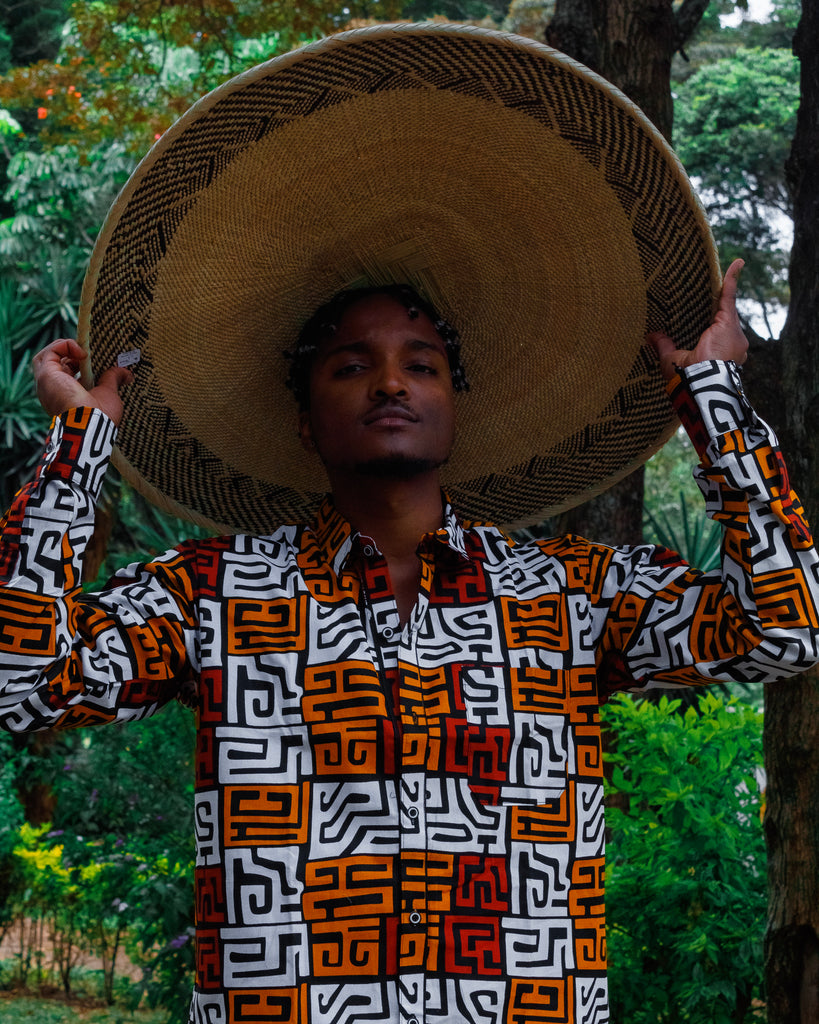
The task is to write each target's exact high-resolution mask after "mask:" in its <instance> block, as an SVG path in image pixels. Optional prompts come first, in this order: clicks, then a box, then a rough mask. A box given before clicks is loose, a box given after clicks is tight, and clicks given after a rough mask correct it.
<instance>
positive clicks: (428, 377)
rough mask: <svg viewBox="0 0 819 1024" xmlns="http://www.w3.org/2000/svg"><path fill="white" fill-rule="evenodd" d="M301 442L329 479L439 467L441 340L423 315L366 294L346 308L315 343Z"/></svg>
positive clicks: (442, 441) (444, 421) (443, 415)
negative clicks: (311, 449) (331, 331)
mask: <svg viewBox="0 0 819 1024" xmlns="http://www.w3.org/2000/svg"><path fill="white" fill-rule="evenodd" d="M299 433H300V435H301V438H302V442H303V443H304V444H305V445H306V446H308V447H315V449H316V450H317V452H318V454H319V456H320V458H321V460H322V462H323V463H324V465H325V468H326V469H327V473H328V476H329V477H330V482H331V484H334V482H335V481H336V480H338V479H339V474H341V475H342V476H345V475H349V474H358V475H362V474H363V475H370V476H382V477H384V478H403V479H409V478H411V477H413V476H415V475H416V474H418V473H422V472H429V471H430V470H434V469H437V468H438V467H439V466H440V465H442V464H443V463H444V462H445V461H446V459H447V457H448V456H449V452H450V449H451V448H452V442H453V439H454V436H455V406H454V401H453V391H452V378H451V375H450V369H449V360H448V358H447V354H446V349H445V347H444V342H443V340H442V339H441V337H440V336H439V334H438V332H437V331H436V330H435V328H434V326H433V324H432V322H431V321H430V320H429V318H428V317H426V316H425V315H424V314H423V313H419V314H418V316H417V317H415V318H414V319H412V318H410V316H409V314H408V312H407V310H406V309H405V308H404V307H403V306H402V305H401V303H400V302H397V301H396V300H395V299H392V298H390V297H389V296H387V295H372V296H369V297H368V298H365V299H362V300H361V301H359V302H357V303H356V304H355V305H353V306H351V307H350V308H349V309H348V310H347V311H346V312H345V314H344V316H343V317H342V319H341V322H340V324H339V325H338V330H337V331H336V332H335V333H334V334H332V335H330V336H329V337H328V338H326V339H325V340H324V341H323V342H322V343H321V345H320V346H319V349H318V352H317V353H316V357H315V359H314V361H313V366H312V370H311V374H310V408H309V410H307V411H305V412H303V413H302V414H301V415H300V418H299Z"/></svg>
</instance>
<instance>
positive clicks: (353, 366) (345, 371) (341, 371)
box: [333, 363, 364, 377]
mask: <svg viewBox="0 0 819 1024" xmlns="http://www.w3.org/2000/svg"><path fill="white" fill-rule="evenodd" d="M363 369H364V364H363V363H344V365H343V366H339V367H337V368H336V370H335V371H334V373H333V376H335V377H348V376H350V374H353V373H357V372H358V371H359V370H363Z"/></svg>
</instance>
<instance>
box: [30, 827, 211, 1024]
mask: <svg viewBox="0 0 819 1024" xmlns="http://www.w3.org/2000/svg"><path fill="white" fill-rule="evenodd" d="M180 852H181V854H182V855H181V856H177V854H179V853H180ZM11 879H12V885H11V887H10V903H11V904H12V905H13V907H14V911H15V917H16V922H17V932H18V935H19V952H18V954H17V956H16V957H15V961H16V963H15V967H14V975H13V978H12V979H11V980H12V981H13V982H14V983H16V984H18V985H23V986H25V985H26V984H30V983H31V982H34V983H36V984H38V985H40V984H43V983H44V982H46V981H49V980H50V979H51V978H52V977H53V976H54V975H56V976H57V977H59V979H60V981H61V983H62V987H63V989H64V991H65V993H66V995H70V994H71V991H72V983H73V972H74V968H75V967H76V964H77V962H78V959H79V957H80V954H82V953H91V954H95V955H97V956H99V957H100V958H101V959H102V964H103V970H102V992H103V996H104V998H105V1000H106V1001H107V1002H108V1003H109V1004H110V1003H113V1001H114V997H115V994H116V989H117V986H116V979H115V977H114V966H115V962H116V956H117V952H118V950H119V949H120V948H121V947H122V946H123V945H125V946H126V947H127V949H128V952H129V955H130V957H131V959H132V960H133V961H134V962H135V963H138V964H140V965H142V967H143V968H144V971H145V975H144V980H143V982H142V983H141V984H139V985H137V986H135V987H131V986H129V988H130V989H131V994H130V1000H131V1001H132V1002H133V1003H134V1005H136V1004H137V1003H138V1002H139V1001H140V998H141V996H142V995H143V994H147V997H148V1001H149V1003H150V1004H151V1005H152V1006H156V1005H161V1006H162V1007H163V1008H164V1009H165V1010H166V1011H171V1016H170V1018H169V1020H170V1021H176V1020H181V1019H184V1015H185V1009H186V1006H187V1003H189V1001H190V992H191V985H192V981H193V930H194V923H193V898H192V895H193V838H192V831H191V832H189V833H188V836H187V842H186V844H185V846H184V849H182V850H181V851H172V850H169V849H167V848H162V847H161V846H157V845H156V844H151V843H149V842H146V841H145V839H144V837H138V838H135V839H134V840H133V841H132V842H130V843H129V848H128V849H127V850H126V849H125V844H124V841H123V840H121V839H120V840H116V841H115V842H113V843H112V842H111V841H110V840H109V839H89V838H87V837H83V836H80V835H78V834H77V833H76V832H74V831H70V830H62V829H56V830H51V828H50V826H48V825H46V826H42V827H40V828H37V829H35V828H32V827H31V826H30V825H28V824H23V825H21V826H20V827H19V829H18V830H17V843H16V846H15V848H14V851H13V866H12V871H11ZM46 940H47V945H48V948H49V949H50V951H51V953H50V956H49V959H46V957H45V955H44V953H43V949H44V947H45V944H46Z"/></svg>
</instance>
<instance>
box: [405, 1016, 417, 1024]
mask: <svg viewBox="0 0 819 1024" xmlns="http://www.w3.org/2000/svg"><path fill="white" fill-rule="evenodd" d="M407 1024H418V1018H417V1017H410V1019H409V1020H408V1021H407Z"/></svg>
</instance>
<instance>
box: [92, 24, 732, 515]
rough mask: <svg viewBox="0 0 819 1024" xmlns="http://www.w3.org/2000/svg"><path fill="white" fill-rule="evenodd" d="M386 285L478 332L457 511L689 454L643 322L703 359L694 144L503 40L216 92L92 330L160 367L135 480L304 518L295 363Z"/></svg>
mask: <svg viewBox="0 0 819 1024" xmlns="http://www.w3.org/2000/svg"><path fill="white" fill-rule="evenodd" d="M386 282H407V283H409V284H412V285H413V286H414V287H416V288H417V289H418V290H419V291H420V292H421V293H422V294H423V295H424V296H425V297H426V298H427V299H429V300H430V301H432V303H433V304H434V305H436V306H437V307H438V309H439V311H440V312H441V313H442V314H443V315H444V316H445V317H446V318H447V319H448V320H449V321H450V322H451V323H452V324H453V325H454V326H455V327H457V329H458V330H459V332H460V334H461V337H462V341H463V357H464V362H465V365H466V368H467V373H468V375H469V378H470V383H471V389H470V391H469V392H467V393H465V394H463V395H459V396H458V424H459V428H458V440H457V442H456V447H455V450H454V452H453V454H452V457H451V459H450V461H449V463H448V464H447V466H446V467H445V471H444V483H445V486H446V487H447V489H448V491H449V493H450V495H451V497H452V499H453V502H454V504H455V506H456V507H457V508H458V510H459V511H460V512H461V514H462V515H464V516H465V517H466V518H468V519H481V520H485V519H490V520H494V521H496V522H499V523H502V524H505V525H522V524H528V523H533V522H536V521H539V520H541V519H543V518H545V517H546V516H547V515H550V514H553V513H555V512H557V511H560V510H562V509H565V508H567V507H570V506H571V505H573V504H576V503H577V502H579V501H582V500H584V499H586V498H588V497H590V496H592V495H593V494H595V493H598V492H599V491H600V490H602V489H603V488H605V487H606V486H609V485H610V484H611V483H613V482H615V481H616V480H617V479H619V478H621V477H622V476H623V475H625V473H627V472H629V471H630V470H631V469H633V468H635V467H636V466H637V465H639V464H640V463H641V462H642V461H643V460H644V459H645V458H647V457H648V455H650V454H651V453H652V452H653V451H655V450H656V449H657V448H658V447H659V446H660V445H661V444H662V443H663V442H664V441H665V440H666V439H667V437H668V436H669V434H670V433H671V431H672V430H673V426H674V422H673V419H672V415H671V411H670V407H669V403H668V400H667V398H666V395H665V389H664V385H663V381H662V379H661V377H660V374H659V371H658V369H657V366H656V360H655V358H654V355H653V353H651V352H650V351H648V350H647V349H646V348H645V346H644V341H643V339H644V335H645V333H646V332H647V331H651V330H658V329H663V330H665V331H666V332H667V333H668V334H670V335H671V336H672V337H673V338H674V339H675V341H676V342H677V344H678V345H680V346H681V347H688V348H690V347H693V345H694V344H695V343H696V341H697V339H698V337H699V335H700V333H701V332H702V330H703V329H704V328H705V327H706V326H707V325H708V323H709V322H710V318H711V315H712V313H713V309H714V303H715V298H716V295H717V294H718V292H719V286H720V276H719V269H718V265H717V261H716V255H715V252H714V247H713V242H712V240H711V237H710V234H709V232H708V228H707V225H706V223H705V220H704V218H703V215H702V212H701V210H700V207H699V205H698V203H697V201H696V198H695V197H694V195H693V193H692V191H691V188H690V186H689V183H688V181H687V179H686V177H685V174H684V172H683V171H682V169H681V167H680V165H679V163H678V161H677V160H676V158H675V157H674V155H673V153H672V152H671V151H670V149H669V148H668V146H667V145H666V144H665V143H664V141H663V140H662V138H661V137H660V136H659V135H658V133H657V132H656V131H655V130H654V129H653V128H652V127H651V125H650V124H649V123H648V121H647V120H646V119H645V117H644V116H643V115H642V114H641V113H640V112H639V111H638V110H637V109H636V108H635V107H634V106H633V105H632V104H631V103H630V102H629V101H628V100H627V99H625V97H623V96H622V95H621V94H620V93H618V92H617V91H616V90H614V89H613V88H612V87H611V86H609V85H608V84H607V83H605V82H604V81H603V80H602V79H600V78H599V77H597V76H595V75H593V74H592V73H591V72H589V71H588V70H587V69H585V68H583V67H582V66H580V65H578V64H576V63H575V62H573V61H571V60H569V59H568V58H566V57H565V56H563V55H562V54H559V53H557V52H555V51H552V50H550V49H549V48H547V47H545V46H541V45H539V44H536V43H533V42H531V41H530V40H524V39H520V38H517V37H514V36H508V35H504V34H501V33H496V32H490V31H487V30H480V29H470V28H464V27H456V26H450V25H439V24H436V25H428V26H419V25H414V24H407V25H396V26H379V27H377V28H374V29H363V30H357V31H353V32H346V33H341V34H339V35H337V36H333V37H330V38H329V39H326V40H323V41H322V42H320V43H317V44H314V45H312V46H309V47H305V48H304V49H302V50H299V51H295V52H293V53H291V54H288V55H286V56H284V57H280V58H277V59H275V60H273V61H270V62H268V63H267V64H263V65H260V66H259V67H257V68H254V69H253V70H252V71H250V72H248V73H246V74H245V75H242V76H240V77H239V78H236V79H234V80H232V81H231V82H229V83H227V84H226V85H224V86H222V87H220V88H219V89H217V90H215V91H214V92H213V93H211V94H209V95H208V96H206V97H205V98H204V99H203V100H201V101H200V102H199V103H198V104H197V105H196V106H194V107H193V108H192V109H191V110H190V111H188V113H187V114H186V115H185V116H184V117H183V118H181V119H180V121H179V122H177V124H176V125H174V126H173V127H172V128H171V129H170V130H169V131H168V132H167V133H166V134H165V136H163V138H162V139H161V140H160V141H159V142H158V143H157V144H156V146H155V147H154V149H153V150H152V151H151V153H149V155H148V156H147V157H146V158H145V160H144V161H143V162H142V164H140V166H139V167H138V168H137V170H136V171H135V173H134V175H133V176H132V178H131V180H130V181H129V182H128V184H127V185H126V187H125V189H124V190H123V192H122V194H121V195H120V197H119V198H118V200H117V202H116V203H115V205H114V207H113V208H112V210H111V212H110V214H109V217H108V220H107V221H106V225H105V227H104V228H103V231H102V233H101V236H100V238H99V240H98V243H97V246H96V249H95V252H94V255H93V257H92V262H91V266H90V268H89V272H88V275H87V278H86V283H85V289H84V295H83V303H82V309H81V317H80V335H79V336H80V341H81V343H83V344H84V345H86V346H87V347H88V349H89V350H90V354H91V368H90V370H89V371H88V380H89V381H90V380H91V377H92V376H97V375H99V373H100V372H102V370H104V369H105V368H106V367H108V366H110V365H111V364H112V363H114V362H115V361H116V359H117V357H118V355H119V354H120V353H125V352H130V351H132V350H138V351H139V353H140V361H139V363H138V365H137V366H136V367H135V368H134V369H135V375H136V381H135V383H134V384H133V385H131V386H130V387H129V388H128V389H126V394H125V406H126V408H125V415H124V417H123V422H122V426H121V428H120V433H119V437H118V452H117V454H116V459H115V461H116V464H117V465H118V467H119V468H120V470H121V471H122V472H123V473H124V475H125V476H126V478H127V479H129V480H130V481H131V482H133V483H134V484H135V485H136V486H137V487H138V488H139V489H140V490H142V491H143V493H145V494H146V495H147V496H148V497H149V498H151V499H152V500H154V501H155V502H157V504H159V505H161V506H162V507H164V508H166V509H169V510H171V511H174V512H176V513H177V514H181V515H185V516H187V517H188V518H191V519H193V520H195V521H198V522H203V523H207V524H209V525H211V526H213V527H214V528H217V529H226V530H231V531H249V532H254V533H265V532H268V531H269V530H271V529H272V528H273V527H274V526H276V525H277V524H279V523H281V522H294V521H304V520H305V519H306V518H309V517H310V516H311V515H312V514H313V512H314V510H315V507H316V504H317V501H318V499H319V496H320V495H321V494H322V493H323V492H324V490H326V487H327V484H326V479H325V478H324V476H323V471H322V469H321V466H320V464H319V463H318V461H313V460H312V459H311V457H310V456H308V455H307V454H306V453H305V452H304V450H303V449H302V448H301V447H300V445H299V443H298V440H297V437H296V409H295V403H294V401H293V398H292V396H291V395H290V393H289V392H288V391H287V390H286V388H285V386H284V379H285V376H286V365H285V361H284V358H283V352H284V350H286V349H287V348H289V347H291V346H292V345H293V343H294V341H295V338H296V336H297V334H298V331H299V329H300V327H301V325H302V324H303V323H304V321H305V320H307V318H308V317H309V316H310V314H311V313H312V312H313V311H314V309H315V308H316V307H317V306H319V305H320V304H321V303H323V302H325V301H326V300H327V299H329V298H330V297H331V296H332V295H333V294H335V293H336V292H337V291H338V290H340V289H341V288H345V287H350V286H355V285H360V284H365V283H386Z"/></svg>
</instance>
